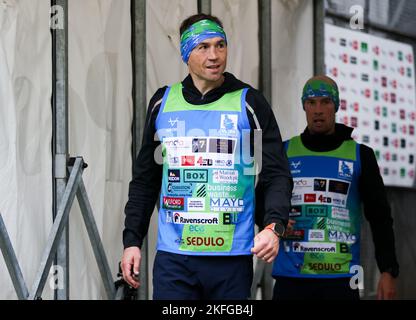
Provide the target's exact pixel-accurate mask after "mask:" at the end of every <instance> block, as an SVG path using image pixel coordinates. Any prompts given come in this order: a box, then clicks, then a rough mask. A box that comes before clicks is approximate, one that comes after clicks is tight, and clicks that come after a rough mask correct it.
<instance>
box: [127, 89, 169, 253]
mask: <svg viewBox="0 0 416 320" xmlns="http://www.w3.org/2000/svg"><path fill="white" fill-rule="evenodd" d="M165 89H166V88H161V89H159V90H158V91H157V92H156V93H155V95H154V96H153V97H152V99H151V100H150V103H149V107H148V109H147V116H146V123H145V126H144V131H143V140H142V146H141V149H140V152H139V155H138V157H137V159H136V161H135V163H134V168H133V178H132V180H131V182H130V184H129V194H128V201H127V204H126V207H125V209H124V212H125V215H126V217H125V221H124V226H125V228H124V231H123V245H124V248H128V247H132V246H138V247H141V245H142V243H143V239H144V237H145V236H146V234H147V231H148V229H149V223H150V218H151V216H152V213H153V209H154V207H155V204H156V201H157V198H158V195H159V192H160V187H161V183H162V164H161V162H160V161H158V162H159V163H157V162H156V161H155V151H156V152H157V150H159V149H160V148H159V149H158V146H159V145H160V141H158V140H157V139H155V134H156V129H155V120H156V117H157V115H158V113H159V108H160V104H161V99H162V97H163V94H164V92H165Z"/></svg>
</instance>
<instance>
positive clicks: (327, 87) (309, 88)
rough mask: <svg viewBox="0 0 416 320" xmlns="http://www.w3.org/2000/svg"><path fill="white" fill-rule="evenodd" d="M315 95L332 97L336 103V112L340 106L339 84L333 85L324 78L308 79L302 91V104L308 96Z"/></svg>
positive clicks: (312, 96)
mask: <svg viewBox="0 0 416 320" xmlns="http://www.w3.org/2000/svg"><path fill="white" fill-rule="evenodd" d="M314 97H328V98H330V99H331V100H332V101H333V102H334V105H335V112H337V111H338V108H339V92H338V87H337V85H335V86H333V85H331V84H329V83H327V82H325V81H323V80H318V79H315V80H311V81H308V82H307V83H306V84H305V86H304V87H303V92H302V105H304V104H305V101H306V100H307V99H308V98H314Z"/></svg>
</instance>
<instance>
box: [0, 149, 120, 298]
mask: <svg viewBox="0 0 416 320" xmlns="http://www.w3.org/2000/svg"><path fill="white" fill-rule="evenodd" d="M85 167H86V164H85V163H84V161H83V159H82V158H81V157H77V158H74V164H73V166H72V165H70V166H68V170H69V171H70V176H69V179H68V184H67V185H66V188H65V190H64V193H63V196H62V201H61V202H60V205H59V209H58V213H57V215H56V217H55V221H54V223H53V225H52V230H51V232H50V234H49V237H48V241H47V244H46V247H45V250H44V252H43V255H42V259H41V263H40V266H39V269H38V272H37V274H36V276H35V281H34V284H33V287H32V290H31V291H30V293H29V292H28V290H27V287H26V284H25V282H24V279H23V276H22V272H21V270H20V267H19V263H18V261H17V258H16V255H15V252H14V250H13V247H12V245H11V243H10V240H9V236H8V234H7V230H6V227H5V225H4V223H3V219H2V217H1V215H0V249H1V251H2V253H3V256H4V259H5V261H6V265H7V267H8V270H9V274H10V276H11V278H12V281H13V285H14V287H15V290H16V293H17V296H18V298H19V299H22V300H24V299H29V300H36V299H39V298H40V297H41V295H42V292H43V289H44V287H45V284H46V280H47V278H48V275H49V270H50V268H51V265H52V262H53V259H54V256H55V254H56V252H57V251H58V249H59V243H60V240H61V238H62V237H63V235H64V232H65V228H66V227H67V226H68V221H69V213H70V210H71V207H72V204H73V202H74V199H75V196H77V199H78V202H79V204H80V208H81V212H82V216H83V218H84V223H85V226H86V229H87V233H88V236H89V239H90V243H91V246H92V249H93V252H94V256H95V260H96V261H97V265H98V269H99V271H100V274H101V278H102V280H103V283H104V287H105V290H106V293H107V297H108V299H114V298H115V294H116V291H115V287H114V282H113V277H112V276H111V270H110V267H109V265H108V261H107V258H106V255H105V252H104V247H103V245H102V242H101V238H100V235H99V232H98V229H97V225H96V223H95V220H94V215H93V213H92V208H91V205H90V202H89V200H88V195H87V192H86V190H85V186H84V183H83V181H82V173H83V170H84V168H85Z"/></svg>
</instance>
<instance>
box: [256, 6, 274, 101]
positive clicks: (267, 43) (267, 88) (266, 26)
mask: <svg viewBox="0 0 416 320" xmlns="http://www.w3.org/2000/svg"><path fill="white" fill-rule="evenodd" d="M258 7H259V9H258V10H259V37H260V39H259V42H260V81H259V87H260V91H261V92H262V93H263V95H264V97H265V98H266V100H267V101H268V102H269V103H271V102H272V14H271V11H272V4H271V1H270V0H258Z"/></svg>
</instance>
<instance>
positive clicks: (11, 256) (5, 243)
mask: <svg viewBox="0 0 416 320" xmlns="http://www.w3.org/2000/svg"><path fill="white" fill-rule="evenodd" d="M0 250H1V252H2V253H3V257H4V261H5V262H6V266H7V269H8V270H9V274H10V277H11V279H12V282H13V286H14V289H15V291H16V293H17V298H18V299H20V300H24V299H26V298H27V297H28V296H29V291H28V290H27V287H26V283H25V280H24V278H23V274H22V270H21V269H20V266H19V263H18V261H17V257H16V254H15V253H14V250H13V246H12V243H11V241H10V238H9V235H8V233H7V229H6V226H5V224H4V222H3V217H2V216H1V213H0Z"/></svg>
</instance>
